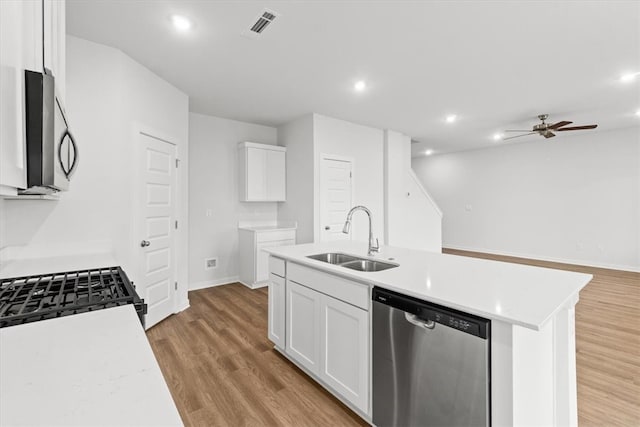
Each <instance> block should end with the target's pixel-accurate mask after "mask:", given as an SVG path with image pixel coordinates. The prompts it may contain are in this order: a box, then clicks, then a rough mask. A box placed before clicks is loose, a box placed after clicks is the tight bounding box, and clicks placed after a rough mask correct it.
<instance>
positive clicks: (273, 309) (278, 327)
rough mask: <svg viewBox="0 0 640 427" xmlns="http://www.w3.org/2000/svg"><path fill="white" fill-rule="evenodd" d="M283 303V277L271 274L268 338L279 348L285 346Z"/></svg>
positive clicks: (284, 298) (284, 300)
mask: <svg viewBox="0 0 640 427" xmlns="http://www.w3.org/2000/svg"><path fill="white" fill-rule="evenodd" d="M285 303H286V294H285V286H284V279H283V278H282V277H279V276H276V275H275V274H271V275H270V277H269V318H268V323H269V339H270V340H271V341H272V342H273V343H274V344H275V345H276V346H277V347H280V348H284V347H285V344H284V343H285V339H284V331H285Z"/></svg>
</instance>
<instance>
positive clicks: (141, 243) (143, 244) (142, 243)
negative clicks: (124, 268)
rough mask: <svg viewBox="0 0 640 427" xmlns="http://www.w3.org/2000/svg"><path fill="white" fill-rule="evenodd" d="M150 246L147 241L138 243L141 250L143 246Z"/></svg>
mask: <svg viewBox="0 0 640 427" xmlns="http://www.w3.org/2000/svg"><path fill="white" fill-rule="evenodd" d="M150 244H151V242H149V241H148V240H143V241H142V242H140V246H142V247H143V248H144V247H145V246H149V245H150Z"/></svg>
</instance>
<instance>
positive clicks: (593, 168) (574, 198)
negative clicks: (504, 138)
mask: <svg viewBox="0 0 640 427" xmlns="http://www.w3.org/2000/svg"><path fill="white" fill-rule="evenodd" d="M532 138H533V137H532ZM413 168H414V170H415V171H416V174H417V175H418V176H419V177H420V179H421V180H422V182H423V183H424V185H425V187H426V188H427V189H428V190H429V192H430V193H431V194H432V195H433V196H434V197H435V199H436V201H437V202H438V204H439V205H440V207H441V208H442V210H443V212H444V221H443V222H444V224H443V245H444V246H445V247H451V248H461V249H469V250H474V251H482V252H495V253H501V254H507V255H515V256H522V257H527V258H537V259H548V260H556V261H565V262H569V263H575V264H584V265H594V266H602V267H611V268H619V269H625V270H636V271H638V270H640V249H639V245H640V225H639V222H640V210H639V204H640V202H639V200H640V128H638V127H635V128H630V129H624V130H619V131H611V132H600V133H594V134H589V133H580V134H574V135H565V134H563V135H562V136H559V137H557V138H553V139H550V140H543V139H538V138H534V139H532V140H531V141H530V142H522V143H515V144H508V145H504V146H502V147H496V148H491V149H485V150H477V151H468V152H461V153H453V154H445V155H438V156H434V157H427V158H415V159H413Z"/></svg>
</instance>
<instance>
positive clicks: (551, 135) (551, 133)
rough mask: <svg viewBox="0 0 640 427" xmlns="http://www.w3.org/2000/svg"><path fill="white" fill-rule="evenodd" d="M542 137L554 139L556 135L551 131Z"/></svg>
mask: <svg viewBox="0 0 640 427" xmlns="http://www.w3.org/2000/svg"><path fill="white" fill-rule="evenodd" d="M541 135H542V136H544V137H545V138H553V137H554V136H556V134H555V133H553V132H551V131H550V130H548V131H546V132H544V133H542V134H541Z"/></svg>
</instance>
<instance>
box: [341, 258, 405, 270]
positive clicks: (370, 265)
mask: <svg viewBox="0 0 640 427" xmlns="http://www.w3.org/2000/svg"><path fill="white" fill-rule="evenodd" d="M341 265H342V267H346V268H350V269H352V270H358V271H382V270H388V269H390V268H394V267H398V265H399V264H395V263H391V262H383V261H374V260H370V259H359V260H356V261H350V262H346V263H344V264H341Z"/></svg>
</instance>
